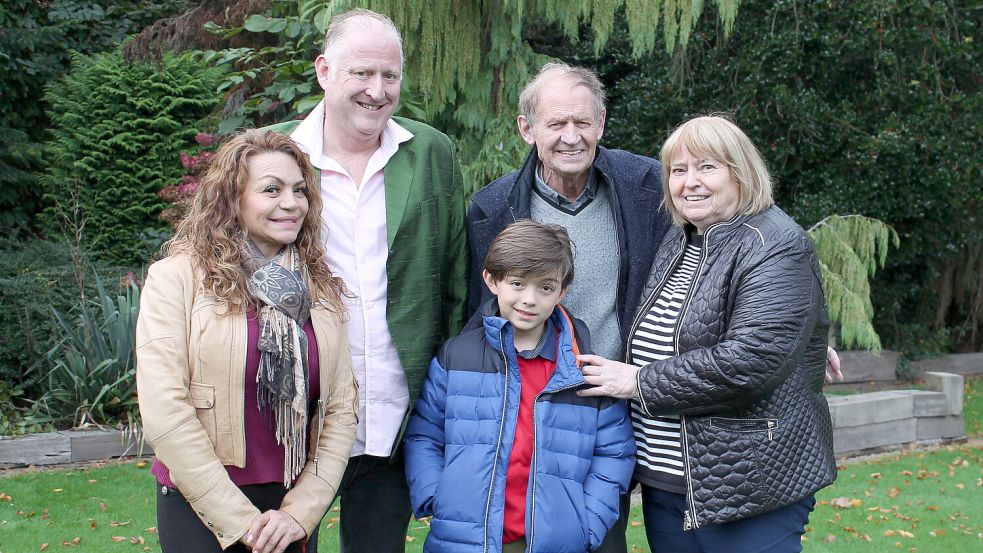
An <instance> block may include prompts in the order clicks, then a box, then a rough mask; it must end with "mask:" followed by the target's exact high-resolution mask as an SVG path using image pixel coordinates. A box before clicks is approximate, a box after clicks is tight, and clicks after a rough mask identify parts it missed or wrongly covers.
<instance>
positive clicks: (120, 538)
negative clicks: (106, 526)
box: [112, 536, 126, 543]
mask: <svg viewBox="0 0 983 553" xmlns="http://www.w3.org/2000/svg"><path fill="white" fill-rule="evenodd" d="M112 540H113V541H114V542H117V543H118V542H121V541H126V538H124V537H123V536H113V537H112Z"/></svg>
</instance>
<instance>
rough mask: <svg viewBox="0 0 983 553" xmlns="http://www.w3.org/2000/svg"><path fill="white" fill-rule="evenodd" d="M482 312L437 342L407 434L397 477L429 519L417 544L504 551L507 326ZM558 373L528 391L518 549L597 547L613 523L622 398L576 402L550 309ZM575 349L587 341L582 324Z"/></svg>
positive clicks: (515, 389) (515, 402)
mask: <svg viewBox="0 0 983 553" xmlns="http://www.w3.org/2000/svg"><path fill="white" fill-rule="evenodd" d="M493 302H494V299H493V300H492V302H489V303H488V304H486V306H485V308H484V309H483V312H484V313H489V314H486V316H484V319H483V321H484V325H483V328H476V329H473V330H469V331H466V332H464V333H462V334H461V335H459V336H457V337H455V338H452V339H450V340H448V341H447V343H446V344H444V346H443V347H442V348H441V350H440V352H439V353H438V354H437V357H435V358H434V360H433V361H432V362H431V363H430V372H429V374H428V375H427V380H426V382H425V384H424V387H423V394H422V395H421V396H420V399H419V401H418V402H417V404H416V409H415V410H414V412H413V416H412V417H411V418H410V421H409V426H408V428H407V431H406V440H405V448H406V449H405V455H406V478H407V481H408V483H409V486H410V499H411V501H412V504H413V512H414V514H415V515H416V516H417V517H418V518H419V517H424V516H433V519H432V521H431V523H430V534H429V536H428V537H427V541H426V543H425V544H424V550H425V551H447V552H455V553H457V552H475V551H481V552H497V551H501V548H502V527H503V513H504V509H505V474H506V471H507V469H508V462H509V455H510V454H511V451H512V440H513V438H514V436H515V426H516V418H517V416H518V411H519V397H520V386H519V369H518V362H517V360H516V354H515V347H514V345H513V341H512V325H511V323H509V322H508V321H506V320H505V319H502V318H500V317H498V316H496V315H492V314H490V313H493V312H494V311H493V306H494V303H493ZM551 317H552V323H553V325H554V328H557V329H558V330H559V332H560V338H559V347H558V348H557V366H556V372H555V373H554V374H553V376H552V377H551V378H550V380H549V382H548V383H547V385H546V388H545V389H544V390H543V391H542V393H540V394H539V396H537V398H536V402H535V406H534V411H533V413H534V424H535V432H534V436H535V438H534V439H535V443H534V450H533V451H534V453H533V459H532V465H531V467H530V474H529V489H528V491H527V492H526V543H527V547H528V549H527V551H530V552H543V553H546V552H549V553H561V552H564V553H566V552H568V553H584V552H585V551H589V550H593V549H596V548H597V547H598V546H599V545H600V544H601V540H602V539H603V538H604V535H605V533H607V531H608V529H610V528H611V526H612V525H613V524H614V523H615V521H616V520H617V518H618V497H619V496H620V495H622V494H624V493H625V492H626V491H627V485H628V481H629V480H630V478H631V474H632V466H633V464H634V460H635V457H634V456H635V442H634V439H633V437H632V429H631V423H630V422H629V419H628V409H627V406H626V404H625V403H624V402H623V401H620V400H613V399H610V398H594V397H591V398H582V397H579V396H577V394H576V391H577V390H578V389H580V388H582V387H583V386H584V379H583V376H582V374H581V372H580V369H578V368H577V365H576V360H575V359H574V355H573V351H572V346H571V336H572V333H571V329H570V328H569V325H568V324H567V322H566V319H565V318H564V317H563V316H562V314H560V312H559V310H555V311H554V312H553V315H552V316H551ZM573 320H574V321H576V322H575V323H574V324H575V325H576V326H577V330H576V336H577V340H578V344H580V346H581V352H582V353H587V348H588V347H589V345H588V344H587V342H588V341H589V337H588V333H587V329H586V327H585V326H584V325H583V323H581V322H580V321H577V320H576V319H573Z"/></svg>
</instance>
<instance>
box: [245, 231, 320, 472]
mask: <svg viewBox="0 0 983 553" xmlns="http://www.w3.org/2000/svg"><path fill="white" fill-rule="evenodd" d="M242 253H243V255H242V259H243V269H245V271H246V274H247V275H249V289H250V291H252V293H253V295H254V296H255V297H256V298H257V299H258V300H259V301H261V302H262V303H263V305H262V306H261V307H260V308H259V354H260V356H259V370H258V371H257V373H256V383H257V385H258V393H257V396H258V397H257V398H256V399H257V402H258V404H259V410H260V411H261V412H262V413H263V414H264V415H265V416H266V417H267V424H269V423H270V419H269V417H270V415H272V418H273V423H274V424H275V428H274V430H275V432H276V439H277V442H278V443H280V444H282V445H283V449H284V453H283V485H284V486H286V487H288V488H289V487H290V485H291V483H293V481H294V479H295V478H296V477H297V475H299V474H300V471H301V470H303V468H304V464H305V463H306V461H307V443H306V442H307V405H308V397H307V396H308V394H309V388H308V382H307V375H308V359H307V335H306V334H305V333H304V325H305V324H306V323H307V319H308V318H310V315H311V295H310V292H309V291H308V289H307V285H305V284H304V280H303V277H302V275H301V270H300V255H299V254H298V252H297V247H296V246H294V245H293V244H290V245H288V246H286V247H284V248H283V249H282V250H280V253H278V254H277V255H275V256H274V257H273V259H271V260H269V261H267V260H266V258H265V257H264V256H263V254H262V253H261V252H260V250H259V248H258V247H257V246H256V244H254V243H253V241H252V240H244V241H243V247H242Z"/></svg>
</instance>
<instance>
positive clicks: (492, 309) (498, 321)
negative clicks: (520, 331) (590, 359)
mask: <svg viewBox="0 0 983 553" xmlns="http://www.w3.org/2000/svg"><path fill="white" fill-rule="evenodd" d="M479 313H481V316H482V324H483V327H484V331H485V340H486V341H487V342H488V344H489V345H490V346H491V347H493V348H494V349H496V350H498V351H500V352H502V353H504V354H505V358H506V359H507V360H508V362H509V366H510V367H517V366H518V361H517V359H516V354H515V345H514V342H513V341H512V323H510V322H509V321H508V320H507V319H504V318H502V317H500V316H499V315H498V301H497V300H496V298H495V297H494V296H493V297H492V298H491V299H490V300H488V301H487V302H485V303H484V305H482V306H481V309H480V310H479ZM548 324H549V325H551V326H552V328H554V329H556V331H557V332H558V333H559V339H558V340H556V344H557V345H556V351H555V356H556V371H555V372H554V373H553V376H552V377H551V378H550V381H549V383H548V384H547V385H546V388H544V389H543V391H545V392H549V391H554V390H559V389H562V388H569V387H574V386H578V385H581V384H583V383H584V375H583V373H581V372H580V368H579V367H578V366H577V359H576V358H575V357H574V356H573V347H572V346H571V344H572V343H573V334H574V333H573V329H572V328H570V327H569V325H567V322H566V319H565V318H564V317H563V315H562V314H561V313H560V310H559V309H553V313H552V314H551V315H550V318H549V320H548ZM550 341H551V340H547V342H550ZM545 349H546V348H544V353H545ZM544 357H545V355H544Z"/></svg>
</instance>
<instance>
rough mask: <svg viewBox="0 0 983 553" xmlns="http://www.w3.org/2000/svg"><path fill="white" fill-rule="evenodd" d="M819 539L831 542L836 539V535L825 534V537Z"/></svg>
mask: <svg viewBox="0 0 983 553" xmlns="http://www.w3.org/2000/svg"><path fill="white" fill-rule="evenodd" d="M821 541H824V542H826V543H833V542H834V541H836V536H834V535H833V534H826V537H825V538H823V539H822V540H821Z"/></svg>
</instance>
